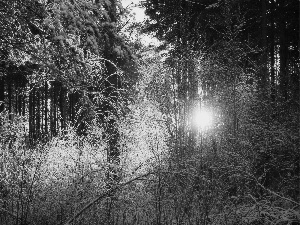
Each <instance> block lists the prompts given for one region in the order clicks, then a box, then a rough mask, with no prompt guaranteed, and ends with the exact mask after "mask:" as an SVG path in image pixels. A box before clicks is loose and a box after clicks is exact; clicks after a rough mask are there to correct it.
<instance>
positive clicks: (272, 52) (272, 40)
mask: <svg viewBox="0 0 300 225" xmlns="http://www.w3.org/2000/svg"><path fill="white" fill-rule="evenodd" d="M274 4H275V3H274V0H272V1H271V30H270V43H271V46H270V59H271V62H270V63H271V101H272V102H273V103H274V102H275V98H276V87H275V34H274V32H275V26H274Z"/></svg>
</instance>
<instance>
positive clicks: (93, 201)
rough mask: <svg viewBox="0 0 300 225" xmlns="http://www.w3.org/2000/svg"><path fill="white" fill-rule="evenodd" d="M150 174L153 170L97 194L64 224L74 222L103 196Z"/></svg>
mask: <svg viewBox="0 0 300 225" xmlns="http://www.w3.org/2000/svg"><path fill="white" fill-rule="evenodd" d="M150 174H152V172H149V173H146V174H143V175H141V176H138V177H136V178H133V179H131V180H129V181H127V182H124V183H120V184H118V185H117V186H116V187H114V188H112V189H110V190H108V191H106V192H104V193H103V194H101V195H99V196H97V197H96V198H94V199H93V200H92V201H91V202H90V203H88V204H87V205H86V206H84V207H83V208H82V209H81V210H79V211H78V212H77V213H75V215H74V216H73V217H72V218H71V219H69V220H68V221H67V222H66V223H65V224H64V225H70V224H72V222H73V221H74V220H75V219H76V218H78V217H79V216H80V215H81V214H82V213H83V212H85V211H86V210H87V209H89V208H90V207H91V206H92V205H94V204H95V203H96V202H97V201H99V200H101V199H103V198H106V197H108V196H109V195H110V194H111V193H113V192H114V191H116V190H118V189H119V188H120V187H123V186H126V185H128V184H130V183H132V182H134V181H136V180H139V179H141V178H143V177H147V176H149V175H150Z"/></svg>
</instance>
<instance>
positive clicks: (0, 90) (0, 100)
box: [0, 76, 5, 113]
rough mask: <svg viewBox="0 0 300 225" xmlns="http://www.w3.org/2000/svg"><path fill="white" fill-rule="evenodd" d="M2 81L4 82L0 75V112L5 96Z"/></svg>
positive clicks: (2, 108)
mask: <svg viewBox="0 0 300 225" xmlns="http://www.w3.org/2000/svg"><path fill="white" fill-rule="evenodd" d="M4 83H5V77H4V76H2V77H0V113H1V112H2V111H3V110H4V98H5V95H4V93H5V92H4V87H5V85H4Z"/></svg>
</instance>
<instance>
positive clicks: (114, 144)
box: [102, 0, 120, 188]
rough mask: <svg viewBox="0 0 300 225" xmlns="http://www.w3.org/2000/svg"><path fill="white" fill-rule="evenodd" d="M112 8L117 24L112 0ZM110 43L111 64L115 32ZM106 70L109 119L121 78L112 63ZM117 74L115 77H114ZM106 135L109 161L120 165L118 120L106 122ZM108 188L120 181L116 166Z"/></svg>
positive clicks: (107, 53)
mask: <svg viewBox="0 0 300 225" xmlns="http://www.w3.org/2000/svg"><path fill="white" fill-rule="evenodd" d="M110 3H111V4H110V6H107V10H108V12H109V16H110V19H111V22H117V18H116V13H117V11H116V1H115V0H110ZM108 36H109V41H108V42H107V43H106V47H105V51H104V55H105V58H106V59H108V60H110V61H111V62H116V61H117V60H116V57H115V55H113V53H112V49H113V48H114V45H115V36H114V33H113V31H108ZM106 70H107V80H106V82H105V96H106V100H105V102H104V104H103V107H102V108H103V114H104V118H108V117H109V114H110V113H113V112H114V108H113V106H112V104H111V102H112V101H113V102H114V103H116V102H117V101H118V92H117V91H116V90H118V89H119V88H120V80H119V76H118V75H117V74H116V68H115V66H114V65H112V64H111V63H110V62H106ZM114 74H115V75H114ZM106 123H107V124H106V127H107V128H106V131H105V132H106V133H107V137H109V141H108V149H107V160H108V162H109V163H111V164H115V165H118V164H119V163H120V159H119V156H120V150H119V147H118V142H119V131H118V128H117V123H116V120H115V119H113V118H111V119H109V120H108V121H107V122H106ZM107 179H108V188H111V187H112V186H114V185H115V184H116V183H117V182H118V181H119V175H118V171H117V169H116V167H115V166H112V167H111V168H110V169H109V171H108V173H107Z"/></svg>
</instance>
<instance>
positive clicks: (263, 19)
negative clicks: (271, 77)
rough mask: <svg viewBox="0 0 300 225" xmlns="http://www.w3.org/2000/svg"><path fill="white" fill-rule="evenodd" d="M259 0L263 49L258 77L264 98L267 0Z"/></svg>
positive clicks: (266, 65)
mask: <svg viewBox="0 0 300 225" xmlns="http://www.w3.org/2000/svg"><path fill="white" fill-rule="evenodd" d="M261 2H262V17H261V18H262V21H261V27H262V33H261V35H262V37H261V47H262V49H263V53H262V69H261V77H260V91H261V93H262V97H263V98H264V97H265V96H266V93H267V80H268V55H267V52H268V50H267V49H268V45H267V1H266V0H261Z"/></svg>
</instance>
